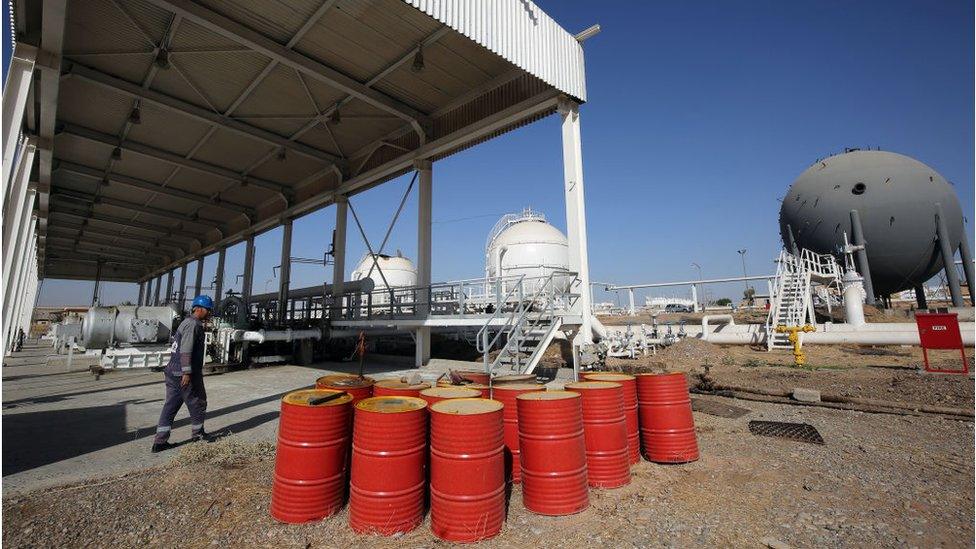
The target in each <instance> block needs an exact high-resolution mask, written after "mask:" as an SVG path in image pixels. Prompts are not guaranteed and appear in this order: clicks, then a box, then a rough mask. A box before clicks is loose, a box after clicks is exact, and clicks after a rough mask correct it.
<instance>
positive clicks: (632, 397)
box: [583, 372, 640, 464]
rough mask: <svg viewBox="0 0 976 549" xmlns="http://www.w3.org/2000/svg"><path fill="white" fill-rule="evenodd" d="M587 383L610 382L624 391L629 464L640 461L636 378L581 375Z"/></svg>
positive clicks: (621, 375)
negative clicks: (616, 384)
mask: <svg viewBox="0 0 976 549" xmlns="http://www.w3.org/2000/svg"><path fill="white" fill-rule="evenodd" d="M583 379H585V380H587V381H610V382H613V383H619V384H620V385H621V386H622V387H623V389H624V416H625V417H626V418H627V449H628V450H629V453H630V463H632V464H633V463H637V462H639V461H640V424H639V420H638V407H637V378H635V377H634V376H632V375H629V374H621V373H616V372H587V373H585V374H583Z"/></svg>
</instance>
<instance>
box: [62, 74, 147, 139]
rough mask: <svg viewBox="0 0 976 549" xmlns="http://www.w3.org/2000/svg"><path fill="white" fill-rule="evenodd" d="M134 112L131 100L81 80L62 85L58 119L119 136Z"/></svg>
mask: <svg viewBox="0 0 976 549" xmlns="http://www.w3.org/2000/svg"><path fill="white" fill-rule="evenodd" d="M131 110H132V100H131V99H129V98H127V97H125V96H123V95H121V94H118V93H114V92H111V91H108V90H106V89H104V88H101V87H98V86H96V85H94V84H91V83H88V82H85V81H83V80H81V79H80V78H68V79H66V80H64V81H62V82H61V86H60V92H59V93H58V119H59V120H62V121H65V122H71V123H74V124H79V125H81V126H85V127H87V128H91V129H94V130H98V131H100V132H104V133H109V134H117V133H118V132H119V131H120V130H121V129H122V126H123V125H124V124H125V121H126V120H127V119H128V117H129V113H130V112H131Z"/></svg>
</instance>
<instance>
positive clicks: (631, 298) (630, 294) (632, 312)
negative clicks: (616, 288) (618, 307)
mask: <svg viewBox="0 0 976 549" xmlns="http://www.w3.org/2000/svg"><path fill="white" fill-rule="evenodd" d="M592 299H593V298H592V297H591V298H590V300H592ZM627 301H629V302H630V307H629V308H628V309H627V313H628V314H629V315H630V316H634V315H635V314H637V308H636V307H634V289H633V288H629V289H628V290H627Z"/></svg>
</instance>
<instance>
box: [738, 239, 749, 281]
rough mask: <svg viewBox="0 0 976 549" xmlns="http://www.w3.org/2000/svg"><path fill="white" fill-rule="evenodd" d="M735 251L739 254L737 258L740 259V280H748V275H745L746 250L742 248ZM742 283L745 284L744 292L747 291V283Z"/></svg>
mask: <svg viewBox="0 0 976 549" xmlns="http://www.w3.org/2000/svg"><path fill="white" fill-rule="evenodd" d="M737 251H738V252H739V256H740V257H742V278H749V275H747V274H746V249H745V248H743V249H741V250H737ZM743 282H745V284H746V291H749V281H748V280H744V281H743Z"/></svg>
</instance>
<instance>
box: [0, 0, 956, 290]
mask: <svg viewBox="0 0 976 549" xmlns="http://www.w3.org/2000/svg"><path fill="white" fill-rule="evenodd" d="M538 3H539V5H540V6H541V7H542V9H544V10H545V11H546V12H547V13H549V14H550V15H551V16H552V17H553V18H554V19H555V20H556V21H557V22H558V23H559V24H561V25H562V26H563V27H564V28H566V29H567V30H568V31H570V32H572V33H576V32H579V31H581V30H583V29H585V28H587V27H589V26H590V25H592V24H594V23H599V24H600V25H601V27H602V32H601V33H600V34H599V35H597V36H595V37H593V38H591V39H590V40H588V41H587V42H586V43H585V46H584V49H585V55H586V73H587V93H588V101H587V103H586V104H585V105H583V107H582V109H581V125H582V126H581V127H582V138H583V165H584V178H585V179H584V180H585V192H586V213H587V230H588V235H589V257H590V277H591V279H592V280H595V281H601V282H612V283H643V282H663V281H678V280H689V279H694V278H697V276H698V271H697V270H696V269H695V268H694V267H692V263H697V264H699V265H701V274H702V276H703V277H704V278H716V277H723V276H737V275H740V274H741V273H742V270H743V268H742V262H741V258H740V255H739V254H738V253H737V250H740V249H746V250H747V252H746V256H745V258H746V270H747V272H748V274H750V275H753V274H770V273H773V272H774V271H775V266H774V264H773V260H774V258H775V257H776V256H777V255H778V253H779V249H780V247H781V243H780V241H779V231H778V222H777V219H778V212H779V200H780V199H781V198H782V197H783V196H784V195H785V193H786V191H787V188H788V187H789V185H790V183H791V182H792V181H793V180H794V179H795V178H796V177H797V176H798V175H799V174H800V173H801V172H802V171H803V170H804V169H805V168H806V167H807V166H809V165H810V164H811V163H813V162H814V161H815V160H816V159H818V158H821V157H824V156H828V155H830V154H833V153H838V152H841V151H843V149H844V148H845V147H880V148H881V149H883V150H889V151H894V152H898V153H902V154H906V155H908V156H911V157H914V158H916V159H918V160H920V161H922V162H924V163H926V164H928V165H929V166H931V167H933V168H934V169H936V170H937V171H938V172H939V173H941V174H942V175H943V176H945V177H946V178H947V179H948V180H949V181H951V182H953V183H954V185H955V187H956V190H957V192H958V194H959V199H960V202H961V203H962V206H963V213H964V216H965V217H966V220H967V237H968V238H970V241H972V237H973V225H972V220H973V218H974V217H973V204H974V152H973V151H974V134H973V127H974V126H973V121H974V106H973V105H974V100H973V82H974V71H973V67H974V57H973V43H974V41H973V19H974V13H973V10H974V4H973V2H972V1H971V0H968V1H967V0H960V1H921V0H918V1H900V0H886V1H884V2H880V1H878V2H841V1H827V0H817V1H812V0H809V1H795V2H781V1H759V0H755V1H751V2H746V3H742V2H728V1H713V2H696V3H690V2H611V1H603V2H599V3H595V2H586V1H582V0H579V1H576V0H574V1H569V0H562V1H555V0H542V1H539V2H538ZM597 6H599V9H595V8H596V7H597ZM4 25H5V26H6V25H7V22H6V20H5V21H4ZM3 47H4V56H5V61H4V69H6V64H7V61H6V59H7V58H8V55H9V53H8V50H9V43H8V41H6V40H4V41H3ZM562 178H563V173H562V157H561V141H560V131H559V119H558V117H557V116H551V117H548V118H546V119H544V120H542V121H540V122H537V123H535V124H532V125H530V126H527V127H525V128H521V129H519V130H516V131H514V132H510V133H508V134H506V135H504V136H502V137H500V138H497V139H494V140H492V141H490V142H487V143H485V144H482V145H480V146H478V147H475V148H472V149H468V150H466V151H464V152H462V153H460V154H457V155H455V156H452V157H450V158H447V159H445V160H442V161H439V162H437V163H435V165H434V198H433V218H434V228H433V251H432V255H433V278H434V279H435V280H453V279H459V278H470V277H476V276H479V275H481V274H483V269H484V245H485V238H486V235H487V233H488V231H489V230H490V229H491V227H492V225H493V224H494V223H495V221H496V220H497V219H498V217H500V216H501V215H502V214H504V213H506V212H515V211H519V210H521V209H522V208H524V207H532V208H533V209H535V210H538V211H541V212H543V213H544V214H546V215H547V216H548V218H549V219H550V221H551V222H552V223H554V224H555V225H556V226H557V227H559V228H560V229H561V230H565V205H564V200H563V194H562V192H561V190H562ZM408 181H409V177H403V178H400V179H397V180H395V181H392V182H390V183H387V184H385V185H382V186H380V187H378V188H375V189H372V190H370V191H367V192H365V193H363V194H360V195H356V196H355V197H353V199H352V203H353V206H354V207H355V209H356V211H357V213H358V214H359V215H360V218H361V219H362V221H363V222H364V226H365V227H366V231H367V234H368V235H369V238H370V240H371V241H372V242H378V241H379V240H381V239H382V237H383V234H384V233H385V231H386V227H387V224H388V223H389V220H390V218H391V217H392V215H393V213H394V211H395V210H396V206H397V204H398V203H399V201H400V198H401V196H402V194H403V192H404V191H405V189H406V188H407V184H408ZM416 219H417V216H416V188H414V190H413V191H412V192H411V195H410V197H409V199H408V202H407V206H406V208H405V210H404V213H403V215H402V216H401V218H400V220H399V222H398V223H397V226H396V227H395V229H394V232H393V235H392V237H391V242H390V245H389V246H388V248H387V250H388V251H395V250H396V249H400V250H402V251H403V253H404V254H405V255H407V256H408V257H411V258H413V257H416V233H417V230H416ZM333 223H334V210H333V209H332V208H331V207H329V208H326V209H324V210H321V211H319V212H316V213H313V214H310V215H308V216H306V217H304V218H301V219H299V220H297V221H296V222H295V230H294V243H293V250H292V254H293V255H294V256H300V257H307V258H320V257H322V255H323V253H324V251H325V249H326V248H327V247H328V242H329V241H330V238H331V231H332V228H333ZM348 236H349V238H348V256H347V274H348V272H349V271H351V270H352V269H353V268H354V267H355V263H356V261H357V260H358V258H359V257H360V256H361V255H362V254H363V253H364V252H365V246H363V244H362V240H361V238H360V237H359V235H358V231H357V229H356V228H355V225H354V224H353V223H352V220H351V217H350V226H349V235H348ZM280 242H281V236H280V229H276V230H274V231H272V232H270V233H267V234H265V235H261V236H259V237H258V238H257V256H256V257H257V259H256V264H255V265H256V266H255V276H254V290H253V291H254V292H255V293H258V292H264V291H266V290H267V291H271V290H273V289H275V288H276V287H277V278H276V277H275V273H274V272H273V269H272V267H274V266H275V265H277V264H278V258H279V247H280ZM243 255H244V254H243V245H238V246H235V247H234V248H231V249H230V250H229V251H228V256H227V268H226V283H225V288H239V287H240V283H239V281H236V282H235V278H236V276H237V275H238V274H240V273H241V272H243ZM215 268H216V258H215V257H208V258H207V261H206V262H205V266H204V275H205V276H204V279H205V281H206V282H205V284H204V286H205V287H206V286H208V285H209V283H210V281H211V280H212V278H213V273H214V271H215ZM195 269H196V267H195V265H192V266H191V267H190V269H189V270H190V273H189V274H188V280H189V281H192V280H193V279H194V273H195ZM292 271H293V274H292V285H293V287H301V286H306V285H311V284H316V283H321V282H323V281H328V280H329V279H330V278H331V267H329V268H325V267H323V266H321V265H304V264H302V265H295V266H294V267H293V269H292ZM191 283H192V282H191ZM91 289H92V283H91V282H72V281H53V280H49V281H45V283H44V285H43V287H42V291H41V296H40V300H39V303H40V304H43V305H61V304H87V301H88V300H90V295H91ZM711 290H712V292H713V293H712V297H723V296H727V297H733V298H738V297H739V296H740V295H741V290H742V285H741V284H730V285H722V286H715V287H713V288H711ZM686 291H687V289H685V288H681V289H675V290H666V291H663V292H662V291H658V292H656V293H655V294H654V295H672V294H674V295H678V294H683V293H685V292H686ZM135 295H136V289H135V286H134V285H132V284H116V283H108V284H103V288H102V292H101V296H102V302H103V303H104V304H113V303H117V302H120V301H124V300H134V299H135ZM643 295H647V294H639V296H638V299H639V300H640V299H641V298H642V297H643ZM617 298H618V297H617V296H616V295H614V294H607V293H604V292H597V295H596V299H597V301H614V300H616V299H617ZM624 299H625V298H624Z"/></svg>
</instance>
